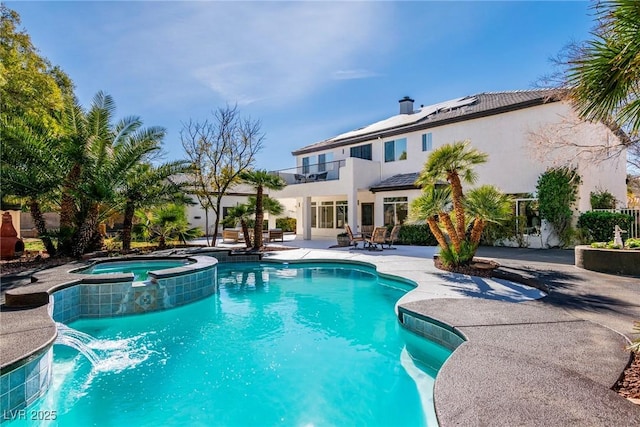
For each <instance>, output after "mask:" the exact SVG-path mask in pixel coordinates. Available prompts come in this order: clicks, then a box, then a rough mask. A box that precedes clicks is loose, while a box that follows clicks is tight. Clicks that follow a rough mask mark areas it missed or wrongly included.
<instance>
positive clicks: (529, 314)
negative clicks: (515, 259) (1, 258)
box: [0, 249, 640, 426]
mask: <svg viewBox="0 0 640 427" xmlns="http://www.w3.org/2000/svg"><path fill="white" fill-rule="evenodd" d="M299 251H303V252H299ZM327 253H329V254H333V255H331V256H328V255H327ZM189 255H190V256H192V255H191V254H189ZM193 255H197V254H193ZM203 255H204V254H203ZM296 256H297V257H298V258H296ZM327 256H328V258H327ZM396 258H397V259H398V260H397V263H398V265H395V266H394V265H391V264H392V263H385V262H381V261H382V260H384V259H385V258H381V257H379V256H371V255H367V254H353V256H351V254H350V255H349V256H345V254H344V253H338V254H337V255H336V252H332V251H326V250H325V251H323V250H311V249H310V250H303V249H300V250H297V251H296V250H294V251H283V252H278V253H276V255H273V254H267V256H266V257H265V260H266V261H271V260H274V261H279V262H282V261H286V262H298V261H299V262H310V261H330V262H336V261H341V262H348V263H353V262H354V261H355V262H356V263H362V264H367V265H369V266H373V267H374V268H376V270H377V271H378V273H379V274H381V275H385V276H392V277H394V278H395V277H399V278H402V279H403V280H406V281H410V282H413V283H416V285H417V287H416V289H415V290H413V291H410V292H409V293H407V294H406V295H405V296H409V297H408V298H403V299H401V300H400V301H399V302H398V304H397V306H396V310H397V311H398V309H400V310H406V311H408V312H411V313H415V314H416V315H417V316H420V317H421V318H424V319H433V320H434V323H440V324H442V325H447V327H449V328H451V329H452V330H453V331H455V332H456V333H459V334H460V335H462V336H463V337H465V338H466V341H465V342H464V343H462V344H461V345H460V346H459V347H458V348H457V349H456V350H455V351H454V352H453V354H452V355H451V357H450V358H449V359H447V361H446V362H445V364H444V365H443V367H442V368H441V370H440V372H439V373H438V376H437V377H436V381H435V388H434V402H435V408H436V415H437V418H438V422H439V423H440V425H441V426H449V425H505V426H506V425H547V424H549V425H559V424H571V423H574V424H575V423H578V424H581V423H582V424H608V425H621V426H622V425H638V424H640V407H638V406H636V405H633V404H632V403H631V402H629V401H627V400H626V399H623V398H622V397H620V396H618V395H617V394H616V393H615V392H613V391H612V390H611V387H612V386H613V384H614V383H615V382H616V381H617V379H618V378H619V376H620V374H621V373H622V371H623V370H624V368H625V367H626V366H627V365H628V363H629V355H628V353H624V352H623V351H622V348H623V346H624V344H625V343H626V340H625V338H624V336H623V335H621V334H618V333H617V332H615V331H613V330H611V329H608V328H605V327H603V326H600V325H597V324H595V323H592V322H589V321H586V320H582V319H579V318H577V317H574V316H571V315H570V314H568V313H566V312H564V311H563V310H561V309H557V308H553V307H548V306H545V303H544V300H538V301H530V302H521V303H508V302H501V301H489V300H483V299H479V298H434V299H426V298H425V294H423V293H422V291H424V289H421V288H424V287H426V286H429V285H430V283H432V282H429V281H428V280H425V279H424V278H425V275H433V274H435V273H436V272H434V268H435V267H434V266H433V265H432V264H433V262H432V261H430V260H425V259H417V258H410V257H401V256H398V257H396ZM387 260H388V259H387ZM393 261H394V262H395V261H396V260H393ZM402 263H407V265H409V264H410V265H412V267H411V268H410V269H408V268H405V265H404V264H402ZM68 269H69V264H67V265H65V266H61V267H57V268H54V269H50V270H45V271H42V272H39V273H37V274H36V275H35V276H36V277H37V278H38V282H36V284H30V285H27V286H25V287H21V288H17V289H14V290H11V291H7V294H9V292H11V293H16V292H18V293H20V294H23V296H24V297H26V296H27V294H31V295H35V296H34V297H33V301H34V304H35V303H38V302H39V303H40V305H39V306H38V305H37V304H35V305H34V306H33V307H32V308H28V309H22V310H14V311H6V310H3V313H2V315H3V322H1V323H2V325H1V326H0V334H1V335H0V336H1V338H2V340H1V342H0V359H1V360H2V364H1V365H2V371H9V370H10V369H7V365H6V364H5V363H4V362H5V357H4V356H5V351H3V350H5V349H6V348H10V347H13V350H12V352H13V351H15V353H18V352H22V355H23V358H24V357H25V355H28V354H33V353H37V352H38V351H40V352H42V351H45V350H46V349H47V348H48V347H50V345H51V344H52V342H53V340H55V324H54V323H53V320H52V319H51V317H50V316H49V314H48V312H47V304H48V299H47V304H45V303H44V300H43V298H42V297H43V295H42V294H43V293H44V294H45V295H47V296H48V292H49V291H50V290H51V289H54V290H60V289H63V288H65V287H68V286H73V285H74V284H75V283H74V280H73V279H74V277H70V276H69V275H70V274H71V273H68V272H67V273H66V274H64V271H62V270H68ZM54 270H59V271H57V272H56V271H54ZM438 274H440V273H438ZM451 274H452V273H449V274H442V275H440V276H439V280H441V281H442V282H444V283H445V285H446V281H447V278H451V277H454V276H451ZM73 276H77V275H75V274H73ZM511 280H515V279H514V278H511ZM528 280H531V279H528ZM53 282H56V283H53ZM530 283H532V282H530ZM525 284H529V283H525ZM45 285H46V286H45ZM539 285H540V287H541V288H542V289H544V285H543V284H539ZM7 316H10V320H11V319H13V320H11V321H9V322H7V321H6V319H7ZM20 317H22V319H20ZM21 322H24V323H21ZM9 324H14V325H16V324H19V325H23V329H22V330H20V331H17V332H11V333H9V332H7V326H8V325H9ZM52 330H53V331H52ZM18 337H20V338H19V339H18ZM28 337H30V338H28ZM615 348H618V349H620V351H619V352H614V351H608V350H607V349H615ZM533 350H535V351H533Z"/></svg>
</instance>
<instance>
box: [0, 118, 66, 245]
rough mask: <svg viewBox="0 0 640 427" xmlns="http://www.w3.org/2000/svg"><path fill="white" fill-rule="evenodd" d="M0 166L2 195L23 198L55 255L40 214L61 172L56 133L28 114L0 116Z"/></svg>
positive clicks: (52, 199)
mask: <svg viewBox="0 0 640 427" xmlns="http://www.w3.org/2000/svg"><path fill="white" fill-rule="evenodd" d="M0 139H1V140H2V141H3V147H2V150H0V164H1V165H2V167H1V168H0V174H1V181H2V187H1V190H2V196H3V197H4V196H5V195H11V196H17V197H19V198H22V199H26V202H27V205H28V206H29V211H30V213H31V217H32V218H33V220H34V224H35V226H36V229H37V231H38V235H39V236H40V239H41V240H42V242H43V244H44V246H45V249H46V250H47V252H48V253H49V256H55V255H56V247H55V246H54V244H53V242H52V240H51V237H50V233H49V231H48V230H47V228H46V224H45V221H44V217H43V214H42V204H43V203H44V204H45V205H51V204H54V203H55V200H56V194H57V191H58V190H59V183H60V181H61V179H62V177H63V176H64V167H65V164H66V161H65V158H64V157H63V156H61V155H60V150H59V149H58V147H60V145H61V138H60V135H57V134H55V133H54V132H52V131H51V130H50V129H48V128H46V127H45V126H44V125H42V124H41V123H37V122H35V121H34V120H31V119H28V118H26V117H25V118H13V119H8V118H7V117H6V116H4V117H2V119H1V120H0Z"/></svg>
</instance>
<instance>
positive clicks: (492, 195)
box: [411, 141, 511, 266]
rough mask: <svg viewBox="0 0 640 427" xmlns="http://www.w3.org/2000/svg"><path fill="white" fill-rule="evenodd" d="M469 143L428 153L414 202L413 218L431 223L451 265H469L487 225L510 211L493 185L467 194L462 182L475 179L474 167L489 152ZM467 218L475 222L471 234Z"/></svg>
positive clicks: (507, 201) (443, 256)
mask: <svg viewBox="0 0 640 427" xmlns="http://www.w3.org/2000/svg"><path fill="white" fill-rule="evenodd" d="M468 144H469V143H468V141H460V142H454V143H453V144H446V145H443V146H442V147H440V148H438V149H437V150H435V151H434V152H433V153H432V154H431V155H430V156H429V158H428V159H427V162H426V163H425V166H424V169H423V170H422V172H421V174H420V176H419V177H418V179H417V180H416V183H417V184H419V185H422V186H423V194H422V196H420V197H418V198H417V199H415V200H414V201H413V202H412V203H411V216H412V218H413V219H417V220H425V221H426V222H427V224H429V229H430V230H431V232H432V233H433V235H434V236H435V238H436V240H437V241H438V244H439V245H440V259H441V261H442V262H443V263H444V264H446V265H450V266H460V265H465V264H468V263H469V262H470V261H471V260H472V259H473V256H474V255H475V253H476V250H477V248H478V244H479V242H480V237H481V236H482V231H483V230H484V227H485V225H486V224H487V223H488V222H502V221H504V220H505V219H507V218H508V217H509V215H510V214H511V199H510V198H509V197H507V196H505V195H504V194H502V193H501V192H500V191H499V190H498V189H497V188H495V187H493V186H490V185H484V186H482V187H479V188H476V189H474V190H471V191H470V192H469V194H468V195H467V196H466V197H465V195H464V193H463V192H462V182H461V181H463V180H464V181H465V182H468V183H473V182H475V180H476V174H475V172H474V170H473V166H475V165H477V164H481V163H484V162H486V161H487V155H486V154H484V153H481V152H479V151H477V150H475V149H472V148H470V147H469V146H468ZM442 179H446V181H447V182H448V183H449V185H448V186H447V187H444V188H443V187H442V185H441V184H442V183H441V180H442ZM451 205H453V211H452V210H451ZM452 214H453V217H454V218H453V219H455V225H454V221H453V219H452V217H451V215H452ZM468 217H470V218H472V222H473V226H472V228H471V233H470V235H467V221H466V220H467V218H468ZM445 232H446V235H445ZM446 236H448V237H449V240H447V238H446Z"/></svg>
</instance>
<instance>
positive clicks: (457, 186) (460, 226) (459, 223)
mask: <svg viewBox="0 0 640 427" xmlns="http://www.w3.org/2000/svg"><path fill="white" fill-rule="evenodd" d="M447 179H448V181H449V183H450V184H451V199H452V201H453V211H454V212H455V213H456V231H457V233H458V237H459V238H460V239H462V238H464V235H465V234H466V226H465V223H464V217H465V214H464V205H463V203H462V202H463V200H464V194H463V193H462V183H461V182H460V177H459V176H458V175H457V174H449V176H448V177H447Z"/></svg>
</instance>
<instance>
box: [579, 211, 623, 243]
mask: <svg viewBox="0 0 640 427" xmlns="http://www.w3.org/2000/svg"><path fill="white" fill-rule="evenodd" d="M632 221H633V217H632V216H631V215H626V214H622V213H615V212H601V211H591V212H585V213H583V214H582V215H580V218H578V228H580V229H582V230H584V231H586V232H587V233H589V236H591V238H592V241H594V242H608V241H609V240H613V229H614V228H615V226H616V225H617V226H619V227H620V228H621V229H623V230H628V229H629V226H630V225H631V222H632Z"/></svg>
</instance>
